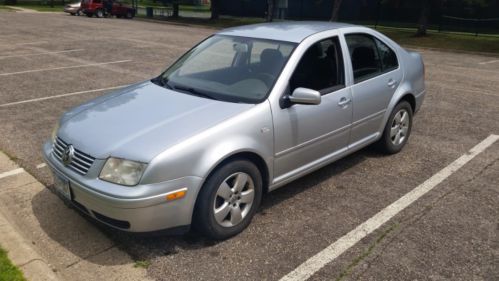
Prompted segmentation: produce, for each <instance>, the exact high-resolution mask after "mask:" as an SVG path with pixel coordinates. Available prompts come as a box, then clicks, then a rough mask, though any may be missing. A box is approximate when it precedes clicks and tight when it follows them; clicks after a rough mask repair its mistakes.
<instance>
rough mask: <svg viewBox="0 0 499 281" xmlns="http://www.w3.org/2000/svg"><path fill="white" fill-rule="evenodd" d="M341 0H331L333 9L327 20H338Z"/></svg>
mask: <svg viewBox="0 0 499 281" xmlns="http://www.w3.org/2000/svg"><path fill="white" fill-rule="evenodd" d="M342 2H343V1H342V0H333V11H332V13H331V19H330V20H329V21H338V18H339V15H340V8H341V3H342Z"/></svg>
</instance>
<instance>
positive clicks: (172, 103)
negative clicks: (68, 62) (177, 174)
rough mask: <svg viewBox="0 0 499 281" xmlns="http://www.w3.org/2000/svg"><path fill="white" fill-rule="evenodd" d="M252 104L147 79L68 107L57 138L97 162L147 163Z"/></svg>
mask: <svg viewBox="0 0 499 281" xmlns="http://www.w3.org/2000/svg"><path fill="white" fill-rule="evenodd" d="M253 106H254V105H252V104H243V103H230V102H223V101H216V100H211V99H206V98H202V97H197V96H192V95H188V94H185V93H179V92H176V91H172V90H168V89H165V88H163V87H160V86H158V85H155V84H153V83H151V82H149V81H148V82H143V83H140V84H136V85H132V86H129V87H127V88H125V89H122V90H119V91H116V92H113V93H110V94H108V95H105V96H102V97H99V98H97V99H94V100H91V101H89V102H86V103H84V104H82V105H80V106H78V107H75V108H73V109H71V110H70V111H68V112H67V113H65V114H64V115H63V117H62V118H61V125H60V128H59V132H58V136H59V137H60V138H61V139H62V140H63V141H65V142H66V143H68V144H72V145H73V146H74V147H75V148H76V149H78V150H80V151H82V152H84V153H87V154H89V155H92V156H93V157H95V158H99V159H105V158H107V157H109V156H114V157H121V158H126V159H131V160H136V161H141V162H146V163H147V162H149V161H150V160H152V159H153V158H154V157H155V156H156V155H158V154H159V153H161V152H163V151H164V150H166V149H167V148H169V147H171V146H173V145H175V144H177V143H179V142H181V141H182V140H185V139H187V138H189V137H192V136H194V135H196V134H198V133H200V132H202V131H204V130H206V129H208V128H210V127H213V126H215V125H217V124H219V123H221V122H223V121H224V120H227V119H229V118H231V117H233V116H235V115H237V114H239V113H241V112H243V111H246V110H247V109H249V108H251V107H253Z"/></svg>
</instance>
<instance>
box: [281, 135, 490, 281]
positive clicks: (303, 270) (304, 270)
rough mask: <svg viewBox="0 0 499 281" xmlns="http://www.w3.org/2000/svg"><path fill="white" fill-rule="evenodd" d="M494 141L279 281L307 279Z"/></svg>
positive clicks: (418, 188) (448, 167)
mask: <svg viewBox="0 0 499 281" xmlns="http://www.w3.org/2000/svg"><path fill="white" fill-rule="evenodd" d="M497 140H499V135H490V136H488V137H487V138H486V139H484V140H483V141H482V142H480V143H479V144H477V145H476V146H475V147H473V148H472V149H471V150H470V151H468V153H466V154H464V155H462V156H461V157H459V158H458V159H456V160H455V161H454V162H452V163H451V164H449V166H447V167H445V168H443V169H442V170H440V171H439V172H438V173H436V174H435V175H433V176H432V177H431V178H429V179H427V180H426V181H425V182H423V183H422V184H420V185H419V186H418V187H416V188H414V189H413V190H412V191H410V192H409V193H407V194H406V195H404V196H402V197H401V198H400V199H398V200H397V201H395V202H393V203H392V204H390V205H389V206H388V207H386V208H384V209H383V210H381V211H380V212H379V213H377V214H376V215H374V216H373V217H371V218H370V219H368V220H367V221H365V222H364V223H362V224H361V225H359V226H357V227H356V228H355V229H354V230H352V231H350V232H349V233H347V234H346V235H345V236H343V237H341V238H340V239H338V240H336V242H334V243H332V244H331V245H329V246H328V247H327V248H325V249H324V250H322V251H321V252H319V253H317V254H316V255H315V256H313V257H311V258H310V259H308V260H307V261H305V262H304V263H302V264H301V265H300V266H298V267H297V268H296V269H295V270H293V271H291V272H290V273H288V274H287V275H286V276H284V277H282V278H281V280H280V281H295V280H306V279H308V278H310V277H311V276H312V275H313V274H314V273H315V272H317V271H319V270H320V269H321V268H323V267H324V266H325V265H327V264H328V263H330V262H331V261H333V260H334V259H336V258H337V257H338V256H340V255H341V254H343V253H344V252H345V251H347V250H348V249H349V248H350V247H352V246H354V245H355V244H356V243H357V242H359V241H360V240H361V239H362V238H364V237H366V236H367V235H369V234H371V233H372V232H373V231H375V230H376V229H378V228H379V227H380V226H381V225H383V224H384V223H385V222H387V221H389V220H390V219H391V218H393V217H394V216H395V215H397V214H398V213H400V212H401V211H402V210H404V209H405V208H407V207H408V206H409V205H411V204H412V203H413V202H414V201H416V200H418V199H419V198H420V197H421V196H423V195H425V194H426V193H428V192H429V191H430V190H432V189H433V188H434V187H435V186H437V185H438V184H440V183H441V182H443V181H444V180H445V179H446V178H448V177H449V176H450V175H452V174H453V173H455V172H456V171H457V170H459V168H461V167H463V166H464V165H465V164H466V163H468V162H469V161H470V160H471V159H473V158H475V156H477V155H478V154H480V153H481V152H483V151H484V150H485V149H487V148H488V147H489V146H491V145H492V144H494V143H495V142H496V141H497Z"/></svg>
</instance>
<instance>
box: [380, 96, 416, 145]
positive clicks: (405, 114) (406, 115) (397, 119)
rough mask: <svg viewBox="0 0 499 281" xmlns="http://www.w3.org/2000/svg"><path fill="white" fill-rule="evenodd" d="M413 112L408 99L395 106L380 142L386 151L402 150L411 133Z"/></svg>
mask: <svg viewBox="0 0 499 281" xmlns="http://www.w3.org/2000/svg"><path fill="white" fill-rule="evenodd" d="M412 114H413V113H412V107H411V105H410V104H409V103H408V102H406V101H401V102H399V103H398V104H397V105H396V106H395V108H394V109H393V111H392V113H391V114H390V118H388V121H387V123H386V126H385V130H384V131H383V136H382V137H381V139H380V141H379V143H378V144H379V147H380V148H381V149H382V150H383V151H384V152H386V153H388V154H395V153H398V152H399V151H401V150H402V148H403V147H404V145H405V144H406V143H407V140H408V139H409V136H410V135H411V129H412Z"/></svg>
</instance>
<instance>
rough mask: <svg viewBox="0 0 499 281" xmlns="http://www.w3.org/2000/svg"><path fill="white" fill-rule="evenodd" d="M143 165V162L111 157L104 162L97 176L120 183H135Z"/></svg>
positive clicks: (142, 169)
mask: <svg viewBox="0 0 499 281" xmlns="http://www.w3.org/2000/svg"><path fill="white" fill-rule="evenodd" d="M145 167H146V164H144V163H140V162H135V161H130V160H125V159H119V158H112V157H111V158H109V159H107V161H106V164H104V167H103V168H102V171H101V172H100V175H99V178H100V179H101V180H105V181H108V182H112V183H117V184H121V185H128V186H131V185H137V184H138V183H139V181H140V178H141V177H142V173H143V172H144V169H145Z"/></svg>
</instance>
